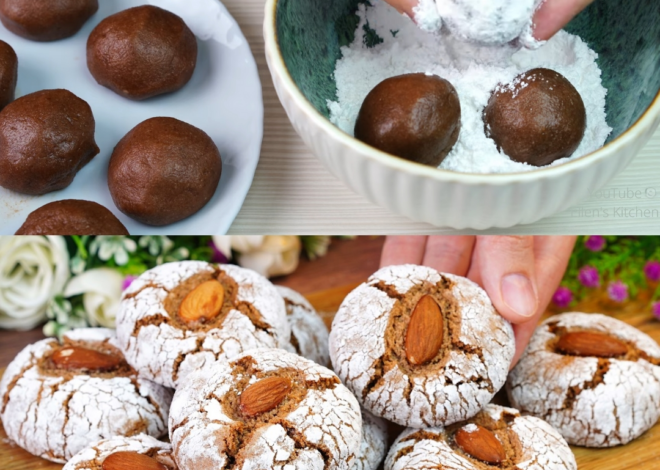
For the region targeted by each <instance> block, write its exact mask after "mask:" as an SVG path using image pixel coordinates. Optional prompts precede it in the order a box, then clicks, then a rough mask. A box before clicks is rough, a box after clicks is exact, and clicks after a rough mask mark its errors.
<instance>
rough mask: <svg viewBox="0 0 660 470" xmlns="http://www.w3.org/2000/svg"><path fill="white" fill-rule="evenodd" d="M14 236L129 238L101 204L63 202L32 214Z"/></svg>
mask: <svg viewBox="0 0 660 470" xmlns="http://www.w3.org/2000/svg"><path fill="white" fill-rule="evenodd" d="M16 235H128V230H126V227H124V225H123V224H122V223H121V222H120V221H119V219H117V217H115V216H114V214H113V213H112V212H110V211H109V210H108V209H106V208H105V207H103V206H102V205H100V204H97V203H95V202H92V201H79V200H76V199H66V200H63V201H55V202H51V203H49V204H46V205H45V206H41V207H40V208H39V209H37V210H35V211H33V212H31V213H30V215H28V217H27V219H26V220H25V223H24V224H23V225H21V228H19V229H18V231H17V232H16Z"/></svg>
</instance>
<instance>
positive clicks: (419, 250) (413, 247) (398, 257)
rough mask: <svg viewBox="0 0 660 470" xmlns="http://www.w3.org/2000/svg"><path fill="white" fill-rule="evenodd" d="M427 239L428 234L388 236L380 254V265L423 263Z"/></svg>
mask: <svg viewBox="0 0 660 470" xmlns="http://www.w3.org/2000/svg"><path fill="white" fill-rule="evenodd" d="M427 239H428V237H426V236H401V237H387V238H386V239H385V245H383V252H382V253H381V255H380V266H381V267H385V266H393V265H397V264H422V261H423V260H424V251H425V250H426V240H427Z"/></svg>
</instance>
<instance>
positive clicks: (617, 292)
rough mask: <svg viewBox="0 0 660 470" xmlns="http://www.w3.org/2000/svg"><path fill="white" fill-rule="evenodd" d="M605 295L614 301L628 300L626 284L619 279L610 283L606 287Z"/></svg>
mask: <svg viewBox="0 0 660 470" xmlns="http://www.w3.org/2000/svg"><path fill="white" fill-rule="evenodd" d="M607 295H609V296H610V299H612V300H614V301H615V302H625V301H626V300H628V286H627V285H626V284H624V283H623V282H621V281H616V282H613V283H611V284H610V285H609V286H608V288H607Z"/></svg>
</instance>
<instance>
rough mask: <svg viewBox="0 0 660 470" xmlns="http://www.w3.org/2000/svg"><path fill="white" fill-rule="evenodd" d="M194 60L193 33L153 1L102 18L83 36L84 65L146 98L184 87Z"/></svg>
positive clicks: (122, 91)
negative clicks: (84, 41) (85, 61)
mask: <svg viewBox="0 0 660 470" xmlns="http://www.w3.org/2000/svg"><path fill="white" fill-rule="evenodd" d="M196 65H197V39H196V38H195V35H194V34H193V32H192V31H191V30H190V28H188V26H187V25H186V23H185V22H184V21H183V20H182V19H181V18H180V17H179V16H177V15H175V14H174V13H171V12H169V11H167V10H164V9H162V8H158V7H156V6H153V5H141V6H137V7H134V8H128V9H127V10H123V11H120V12H119V13H115V14H114V15H111V16H108V17H107V18H105V19H104V20H103V21H101V22H100V23H99V24H98V26H96V28H94V30H93V31H92V33H91V34H90V35H89V39H88V40H87V67H88V68H89V71H90V73H91V74H92V76H93V77H94V78H95V79H96V81H97V82H98V83H99V85H103V86H105V87H107V88H109V89H111V90H112V91H114V92H115V93H117V94H118V95H120V96H123V97H125V98H129V99H132V100H144V99H147V98H151V97H153V96H156V95H161V94H163V93H171V92H173V91H176V90H178V89H180V88H182V87H183V86H184V85H185V84H186V83H188V81H189V80H190V79H191V77H192V75H193V72H194V71H195V66H196Z"/></svg>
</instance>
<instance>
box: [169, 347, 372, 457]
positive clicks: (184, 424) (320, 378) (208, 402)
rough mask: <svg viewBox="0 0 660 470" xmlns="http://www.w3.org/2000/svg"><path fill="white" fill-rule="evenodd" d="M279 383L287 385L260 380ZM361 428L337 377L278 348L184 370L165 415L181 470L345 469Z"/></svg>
mask: <svg viewBox="0 0 660 470" xmlns="http://www.w3.org/2000/svg"><path fill="white" fill-rule="evenodd" d="M282 382H286V383H287V384H288V387H287V388H284V389H283V388H280V387H277V388H276V387H264V386H262V385H264V384H267V383H268V384H270V383H277V384H278V385H279V384H281V383H282ZM256 390H258V391H259V396H257V395H256V394H255V393H254V392H255V391H256ZM248 397H249V398H248ZM264 404H267V406H261V405H264ZM361 432H362V421H361V418H360V408H359V405H358V403H357V400H356V399H355V397H354V396H353V395H352V394H351V393H350V391H349V390H348V389H347V388H346V387H344V386H343V385H342V384H341V382H340V381H339V378H338V377H337V376H336V375H335V374H334V373H333V372H332V371H330V370H329V369H327V368H325V367H323V366H320V365H318V364H316V363H314V362H312V361H310V360H308V359H305V358H302V357H300V356H297V355H295V354H292V353H289V352H287V351H284V350H281V349H255V350H252V351H249V352H247V353H244V354H242V355H240V356H238V357H236V358H234V359H233V360H232V361H231V362H217V363H216V364H213V366H212V367H207V368H205V369H203V370H200V371H198V372H195V373H193V374H191V375H190V376H189V377H188V378H187V380H186V381H185V383H184V384H182V386H181V387H180V388H179V389H178V390H177V392H176V393H175V396H174V400H173V402H172V410H171V413H170V440H171V442H172V446H173V448H174V457H175V460H176V461H177V463H178V464H179V467H180V468H181V470H205V469H209V470H211V469H213V470H229V469H266V468H269V469H271V468H272V469H286V470H295V469H300V470H303V469H304V470H316V469H318V470H322V469H323V470H331V469H341V470H349V469H351V468H352V466H353V464H354V463H355V458H356V453H357V451H358V448H359V445H360V441H361Z"/></svg>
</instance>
